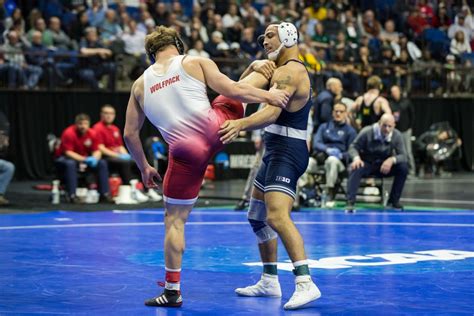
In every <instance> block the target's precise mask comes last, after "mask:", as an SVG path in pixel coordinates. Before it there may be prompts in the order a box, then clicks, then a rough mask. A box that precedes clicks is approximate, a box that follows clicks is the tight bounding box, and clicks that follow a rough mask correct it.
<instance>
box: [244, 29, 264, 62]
mask: <svg viewBox="0 0 474 316" xmlns="http://www.w3.org/2000/svg"><path fill="white" fill-rule="evenodd" d="M240 49H241V50H242V51H243V52H244V53H245V54H247V55H248V56H249V58H250V59H260V58H261V57H262V56H263V51H262V49H261V48H260V47H259V46H258V43H257V41H256V40H255V29H254V28H253V27H246V28H245V29H244V30H243V31H242V40H241V41H240Z"/></svg>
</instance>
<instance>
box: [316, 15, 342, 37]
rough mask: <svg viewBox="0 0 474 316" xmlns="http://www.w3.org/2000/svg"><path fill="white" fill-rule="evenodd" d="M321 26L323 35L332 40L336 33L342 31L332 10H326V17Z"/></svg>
mask: <svg viewBox="0 0 474 316" xmlns="http://www.w3.org/2000/svg"><path fill="white" fill-rule="evenodd" d="M321 24H322V25H323V26H324V31H325V32H324V34H326V35H327V36H328V37H329V38H330V39H332V40H335V39H336V36H337V33H339V32H340V31H341V30H342V25H341V23H340V22H339V21H338V20H337V14H336V10H334V9H332V8H329V9H328V10H327V16H326V18H325V19H324V20H323V21H322V22H321Z"/></svg>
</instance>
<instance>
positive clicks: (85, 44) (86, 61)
mask: <svg viewBox="0 0 474 316" xmlns="http://www.w3.org/2000/svg"><path fill="white" fill-rule="evenodd" d="M80 53H81V55H83V57H81V58H80V69H79V78H81V79H82V80H83V81H84V82H86V83H88V84H89V85H90V87H91V88H92V89H95V90H97V89H99V88H101V87H102V86H101V83H100V82H99V80H100V79H101V78H102V76H103V75H105V74H107V75H108V76H109V78H108V88H109V90H114V89H115V64H114V63H113V62H112V61H111V57H112V51H111V50H110V49H108V48H105V47H104V46H103V45H102V44H101V43H100V41H99V36H98V34H97V30H96V28H95V27H90V28H88V29H86V37H85V39H84V40H83V41H82V42H81V48H80Z"/></svg>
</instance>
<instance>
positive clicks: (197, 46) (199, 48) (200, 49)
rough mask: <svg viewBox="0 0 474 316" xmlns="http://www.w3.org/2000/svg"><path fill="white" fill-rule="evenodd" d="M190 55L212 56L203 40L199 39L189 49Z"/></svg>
mask: <svg viewBox="0 0 474 316" xmlns="http://www.w3.org/2000/svg"><path fill="white" fill-rule="evenodd" d="M188 55H190V56H201V57H206V58H210V56H209V54H208V53H207V52H206V51H205V50H204V44H203V42H202V41H201V40H197V41H196V42H195V43H194V46H193V47H192V48H191V49H190V50H188Z"/></svg>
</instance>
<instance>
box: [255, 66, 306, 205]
mask: <svg viewBox="0 0 474 316" xmlns="http://www.w3.org/2000/svg"><path fill="white" fill-rule="evenodd" d="M291 61H293V62H300V61H297V60H294V59H291V60H289V61H287V62H286V63H288V62H291ZM286 63H285V64H286ZM311 95H312V89H311V88H310V91H309V96H308V101H307V102H306V104H305V105H304V106H303V107H302V108H301V109H299V110H298V111H296V112H288V111H285V110H283V111H282V112H281V114H280V116H279V117H278V119H277V120H276V122H275V123H273V124H272V125H269V126H267V127H266V128H265V134H264V138H263V139H264V143H265V154H264V156H263V159H262V165H261V167H260V169H259V171H258V174H257V177H256V178H255V181H254V185H255V186H256V187H257V188H258V189H259V190H261V191H263V192H265V193H266V192H270V191H278V192H282V193H286V194H288V195H290V196H291V197H292V198H295V195H296V182H297V181H298V179H299V177H300V176H301V175H302V174H303V173H304V172H305V170H306V167H307V165H308V159H309V152H308V146H307V143H306V133H307V131H306V129H307V124H308V115H309V111H310V109H311V106H312V101H311Z"/></svg>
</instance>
